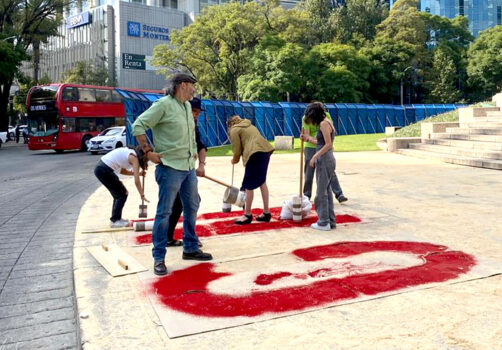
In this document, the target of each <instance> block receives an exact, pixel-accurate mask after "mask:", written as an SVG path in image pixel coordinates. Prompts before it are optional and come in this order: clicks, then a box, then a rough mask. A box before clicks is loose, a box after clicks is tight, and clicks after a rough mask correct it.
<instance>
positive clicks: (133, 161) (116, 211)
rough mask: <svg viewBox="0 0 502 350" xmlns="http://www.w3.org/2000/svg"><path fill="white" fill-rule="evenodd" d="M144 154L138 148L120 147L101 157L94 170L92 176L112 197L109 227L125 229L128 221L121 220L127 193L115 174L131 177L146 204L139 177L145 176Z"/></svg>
mask: <svg viewBox="0 0 502 350" xmlns="http://www.w3.org/2000/svg"><path fill="white" fill-rule="evenodd" d="M145 169H146V165H145V159H144V153H143V151H142V149H141V148H140V147H137V148H136V149H135V150H134V149H130V148H126V147H120V148H117V149H114V150H113V151H111V152H109V153H107V154H105V155H104V156H103V157H101V160H100V161H99V162H98V164H97V165H96V167H95V168H94V175H96V177H97V178H98V180H99V181H100V182H101V183H102V184H103V185H104V186H105V187H106V188H107V189H108V191H110V193H111V194H112V196H113V206H112V216H111V217H110V227H112V228H116V227H127V226H129V220H126V219H122V209H123V208H124V205H125V202H126V201H127V196H128V194H129V193H128V192H127V189H126V188H125V186H124V184H123V183H122V182H121V181H120V180H119V178H118V176H117V174H116V172H120V173H121V174H122V175H133V176H134V184H135V185H136V188H137V190H138V193H139V195H140V197H141V199H142V200H144V201H146V202H148V200H147V199H146V198H145V192H144V188H143V186H141V182H140V181H139V176H140V175H143V176H144V175H145Z"/></svg>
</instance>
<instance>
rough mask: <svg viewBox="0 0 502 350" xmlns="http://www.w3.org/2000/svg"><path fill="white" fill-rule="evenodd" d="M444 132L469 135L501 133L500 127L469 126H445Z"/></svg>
mask: <svg viewBox="0 0 502 350" xmlns="http://www.w3.org/2000/svg"><path fill="white" fill-rule="evenodd" d="M446 132H448V133H452V134H471V135H476V134H480V135H502V126H501V127H488V126H486V127H479V128H477V127H471V128H461V127H459V128H446Z"/></svg>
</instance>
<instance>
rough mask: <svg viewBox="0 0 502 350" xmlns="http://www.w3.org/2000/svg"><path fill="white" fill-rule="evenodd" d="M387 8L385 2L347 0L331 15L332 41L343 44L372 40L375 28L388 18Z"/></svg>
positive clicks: (377, 0) (378, 0) (379, 0)
mask: <svg viewBox="0 0 502 350" xmlns="http://www.w3.org/2000/svg"><path fill="white" fill-rule="evenodd" d="M387 8H388V3H387V2H386V1H381V0H347V1H346V4H345V6H341V7H338V8H336V9H335V10H334V11H333V14H332V15H331V18H330V22H331V26H332V28H333V31H334V39H335V40H336V41H338V42H340V43H344V44H346V43H354V44H356V43H358V42H364V41H371V40H373V38H374V37H375V35H376V26H377V25H378V24H380V23H381V22H382V21H383V20H384V19H385V18H386V17H387V16H388V12H389V11H388V9H387Z"/></svg>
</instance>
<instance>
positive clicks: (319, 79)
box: [304, 44, 370, 102]
mask: <svg viewBox="0 0 502 350" xmlns="http://www.w3.org/2000/svg"><path fill="white" fill-rule="evenodd" d="M305 67H306V68H305V79H306V82H305V85H306V86H305V88H306V94H305V96H304V99H305V100H307V101H308V100H319V101H325V102H359V101H361V100H362V99H363V96H364V94H365V93H366V91H367V89H368V88H369V84H368V82H367V79H368V76H369V73H370V61H369V59H368V58H367V57H366V56H365V55H364V54H362V53H360V52H358V51H357V50H356V49H355V48H354V47H352V46H349V45H340V44H319V45H317V46H314V47H313V48H312V50H310V52H309V55H308V58H307V62H306V64H305Z"/></svg>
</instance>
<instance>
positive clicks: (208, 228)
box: [135, 208, 361, 245]
mask: <svg viewBox="0 0 502 350" xmlns="http://www.w3.org/2000/svg"><path fill="white" fill-rule="evenodd" d="M280 209H281V208H271V209H270V212H271V213H272V221H270V222H259V221H253V222H252V223H251V224H249V225H236V224H235V223H234V219H228V215H227V216H225V217H226V218H227V219H228V220H222V221H214V222H211V223H208V224H202V225H197V227H196V229H195V232H196V233H197V236H199V237H209V236H216V235H229V234H234V233H248V232H257V231H267V230H279V229H285V228H292V227H307V226H310V225H311V224H312V223H314V222H316V221H317V216H315V215H311V216H308V217H306V218H304V219H303V220H302V221H300V222H294V221H293V220H278V219H277V217H278V216H279V214H280ZM257 210H258V211H259V213H261V210H259V209H257ZM277 210H278V211H279V214H277ZM235 213H240V214H239V215H236V217H239V216H241V215H242V213H243V212H242V211H240V212H235ZM222 214H229V213H207V214H204V215H208V216H209V215H222ZM211 218H212V219H214V218H215V217H211ZM205 219H206V220H207V219H209V218H207V217H206V218H205ZM355 222H361V219H359V218H358V217H355V216H352V215H337V216H336V223H337V224H346V223H355ZM182 238H183V228H181V227H180V228H177V229H175V230H174V239H182ZM150 243H152V234H151V233H146V234H143V235H139V236H136V237H135V244H137V245H143V244H150Z"/></svg>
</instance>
